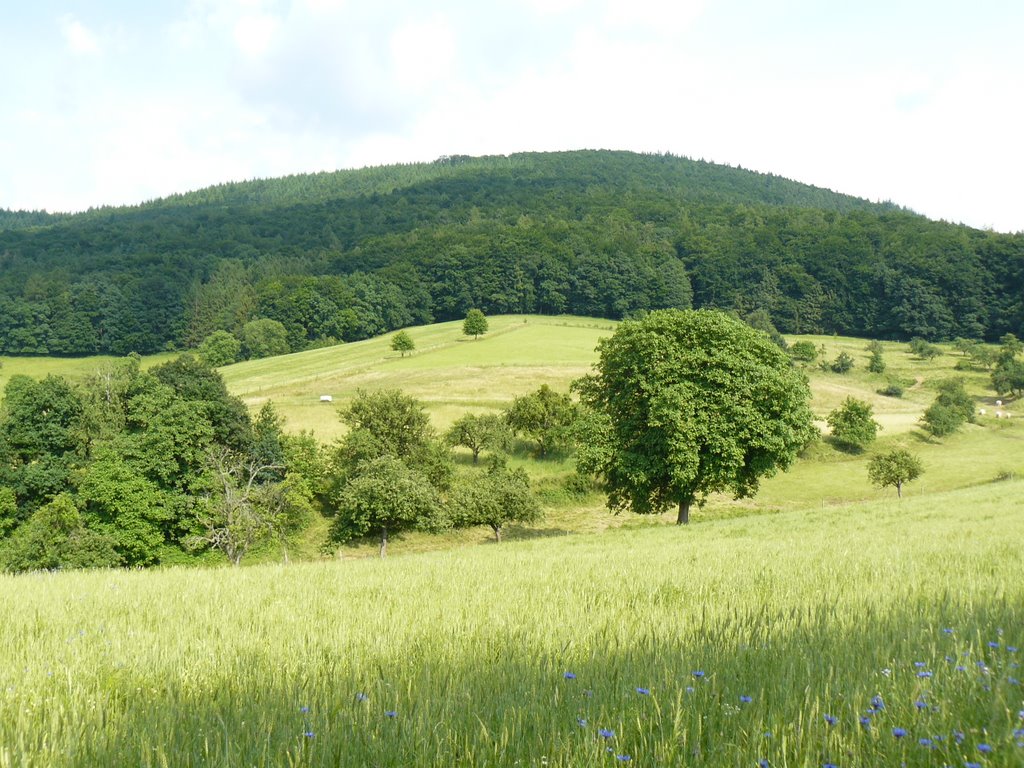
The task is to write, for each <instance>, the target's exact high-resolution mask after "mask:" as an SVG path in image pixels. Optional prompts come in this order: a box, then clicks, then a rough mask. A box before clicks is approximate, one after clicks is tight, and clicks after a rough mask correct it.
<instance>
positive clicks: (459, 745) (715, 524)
mask: <svg viewBox="0 0 1024 768" xmlns="http://www.w3.org/2000/svg"><path fill="white" fill-rule="evenodd" d="M1022 493H1024V485H1022V483H1021V482H1020V481H1007V482H1002V483H995V484H989V485H986V486H983V487H977V488H971V489H965V490H959V491H954V492H948V493H937V494H933V495H930V496H928V497H927V498H925V497H919V498H910V499H904V500H903V501H902V502H898V501H897V500H896V499H895V498H892V499H888V500H886V501H882V502H874V503H868V504H856V505H850V506H846V507H843V508H828V509H824V510H821V509H818V510H813V509H812V510H801V511H795V512H782V513H778V514H773V515H760V516H748V517H744V518H740V519H726V520H715V521H708V522H705V523H703V524H700V525H692V526H690V527H689V528H685V529H684V528H674V527H657V528H654V527H645V528H639V529H634V530H622V531H618V532H617V533H616V534H614V535H610V534H604V535H579V536H573V537H561V538H547V539H535V540H532V541H521V542H511V543H508V544H502V545H500V546H489V547H472V548H466V549H459V550H451V551H444V552H432V553H426V554H421V555H416V556H407V557H392V558H389V559H388V560H386V561H377V560H372V559H367V560H346V561H341V562H320V563H306V564H295V565H291V566H287V567H286V566H280V565H262V566H256V567H252V568H243V569H225V570H221V571H219V572H217V574H216V578H211V577H212V576H213V574H212V573H211V572H210V571H208V570H185V569H176V570H167V571H150V572H129V571H116V572H111V571H99V572H85V573H74V574H71V573H68V574H30V575H26V576H20V577H0V610H2V613H3V615H4V617H5V621H4V622H3V623H2V624H0V712H2V716H0V765H3V766H24V767H32V766H40V767H42V766H46V767H47V768H63V767H65V766H69V767H70V766H95V765H135V766H199V765H202V766H242V765H245V766H282V765H293V766H339V765H353V766H355V765H367V766H370V765H375V766H449V765H467V766H484V765H489V766H513V765H520V766H541V765H547V766H596V765H616V764H619V763H620V762H630V763H632V764H635V765H640V766H677V765H708V766H755V765H759V764H761V765H764V764H768V765H772V766H821V765H829V764H833V765H839V766H875V765H906V766H911V767H913V766H941V765H955V766H963V765H971V764H979V765H985V766H1020V765H1024V736H1022V731H1021V730H1020V729H1021V728H1022V727H1024V721H1022V718H1024V712H1022V710H1024V694H1022V689H1021V686H1020V682H1019V680H1020V678H1021V672H1020V669H1019V663H1020V660H1021V656H1022V655H1024V654H1022V652H1021V651H1020V650H1018V649H1019V648H1020V647H1021V646H1022V645H1024V580H1022V579H1021V578H1020V575H1021V573H1024V558H1022V551H1021V549H1020V545H1019V543H1020V541H1022V540H1024V516H1022V515H1021V514H1020V507H1019V500H1020V498H1021V496H1022ZM759 761H767V762H759Z"/></svg>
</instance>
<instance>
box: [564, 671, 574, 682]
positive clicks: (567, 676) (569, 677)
mask: <svg viewBox="0 0 1024 768" xmlns="http://www.w3.org/2000/svg"><path fill="white" fill-rule="evenodd" d="M562 677H564V678H565V679H566V680H575V679H576V673H575V672H566V673H565V674H564V675H562Z"/></svg>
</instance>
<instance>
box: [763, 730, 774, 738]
mask: <svg viewBox="0 0 1024 768" xmlns="http://www.w3.org/2000/svg"><path fill="white" fill-rule="evenodd" d="M764 737H765V738H766V739H770V738H771V737H772V732H771V731H765V732H764Z"/></svg>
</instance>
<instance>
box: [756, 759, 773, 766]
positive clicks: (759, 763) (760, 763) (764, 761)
mask: <svg viewBox="0 0 1024 768" xmlns="http://www.w3.org/2000/svg"><path fill="white" fill-rule="evenodd" d="M757 768H771V763H769V762H768V758H767V757H762V758H761V759H760V760H758V761H757Z"/></svg>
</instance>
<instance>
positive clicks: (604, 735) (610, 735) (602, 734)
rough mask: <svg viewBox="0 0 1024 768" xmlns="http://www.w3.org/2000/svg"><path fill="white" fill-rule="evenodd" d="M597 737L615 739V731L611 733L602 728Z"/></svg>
mask: <svg viewBox="0 0 1024 768" xmlns="http://www.w3.org/2000/svg"><path fill="white" fill-rule="evenodd" d="M597 735H598V736H600V737H602V738H605V739H611V738H614V737H615V731H609V730H608V729H607V728H601V729H600V730H599V731H598V732H597Z"/></svg>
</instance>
